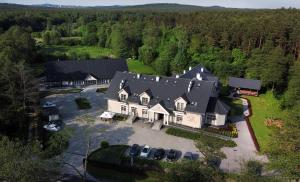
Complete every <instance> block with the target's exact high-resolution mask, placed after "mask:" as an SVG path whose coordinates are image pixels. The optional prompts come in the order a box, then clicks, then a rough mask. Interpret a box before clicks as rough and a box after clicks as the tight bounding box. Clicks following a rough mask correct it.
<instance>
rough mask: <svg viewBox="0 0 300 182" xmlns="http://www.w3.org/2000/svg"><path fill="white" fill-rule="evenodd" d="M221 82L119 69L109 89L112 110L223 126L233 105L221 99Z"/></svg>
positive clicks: (156, 119)
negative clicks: (219, 84)
mask: <svg viewBox="0 0 300 182" xmlns="http://www.w3.org/2000/svg"><path fill="white" fill-rule="evenodd" d="M196 75H197V74H195V76H196ZM196 77H197V76H196ZM198 78H199V74H198ZM217 85H218V84H217V83H216V81H208V80H202V79H200V78H199V79H197V78H192V79H189V78H179V77H160V76H150V75H140V74H133V73H128V72H117V73H116V75H115V76H114V78H113V80H112V82H111V84H110V87H109V88H108V90H107V97H108V101H107V104H108V111H110V112H114V113H120V114H125V115H135V116H137V117H139V118H144V119H146V120H148V121H149V122H161V123H162V124H164V125H172V124H176V125H184V126H188V127H191V128H201V127H202V126H203V125H204V124H211V125H214V126H221V125H224V124H225V122H226V120H227V114H228V112H229V110H230V108H229V107H228V106H227V105H226V104H224V103H223V102H222V101H220V100H219V98H218V91H217Z"/></svg>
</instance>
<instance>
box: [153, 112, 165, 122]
mask: <svg viewBox="0 0 300 182" xmlns="http://www.w3.org/2000/svg"><path fill="white" fill-rule="evenodd" d="M155 114H156V121H163V120H164V114H161V113H155Z"/></svg>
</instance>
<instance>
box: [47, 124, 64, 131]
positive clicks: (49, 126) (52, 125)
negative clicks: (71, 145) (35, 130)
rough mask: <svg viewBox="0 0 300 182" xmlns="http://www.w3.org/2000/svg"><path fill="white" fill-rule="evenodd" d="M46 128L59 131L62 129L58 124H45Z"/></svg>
mask: <svg viewBox="0 0 300 182" xmlns="http://www.w3.org/2000/svg"><path fill="white" fill-rule="evenodd" d="M43 127H44V128H45V129H46V130H48V131H59V130H60V129H61V127H60V126H58V125H56V124H53V123H52V124H46V125H44V126H43Z"/></svg>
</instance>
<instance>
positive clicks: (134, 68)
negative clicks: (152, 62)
mask: <svg viewBox="0 0 300 182" xmlns="http://www.w3.org/2000/svg"><path fill="white" fill-rule="evenodd" d="M127 64H128V69H129V71H130V72H133V73H141V74H147V75H156V74H157V73H156V71H155V70H154V69H153V68H152V67H151V66H147V65H144V64H143V63H142V62H141V61H138V60H129V61H127Z"/></svg>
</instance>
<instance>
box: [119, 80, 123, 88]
mask: <svg viewBox="0 0 300 182" xmlns="http://www.w3.org/2000/svg"><path fill="white" fill-rule="evenodd" d="M123 86H124V80H122V81H121V82H120V86H119V88H120V90H121V89H122V88H123Z"/></svg>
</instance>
